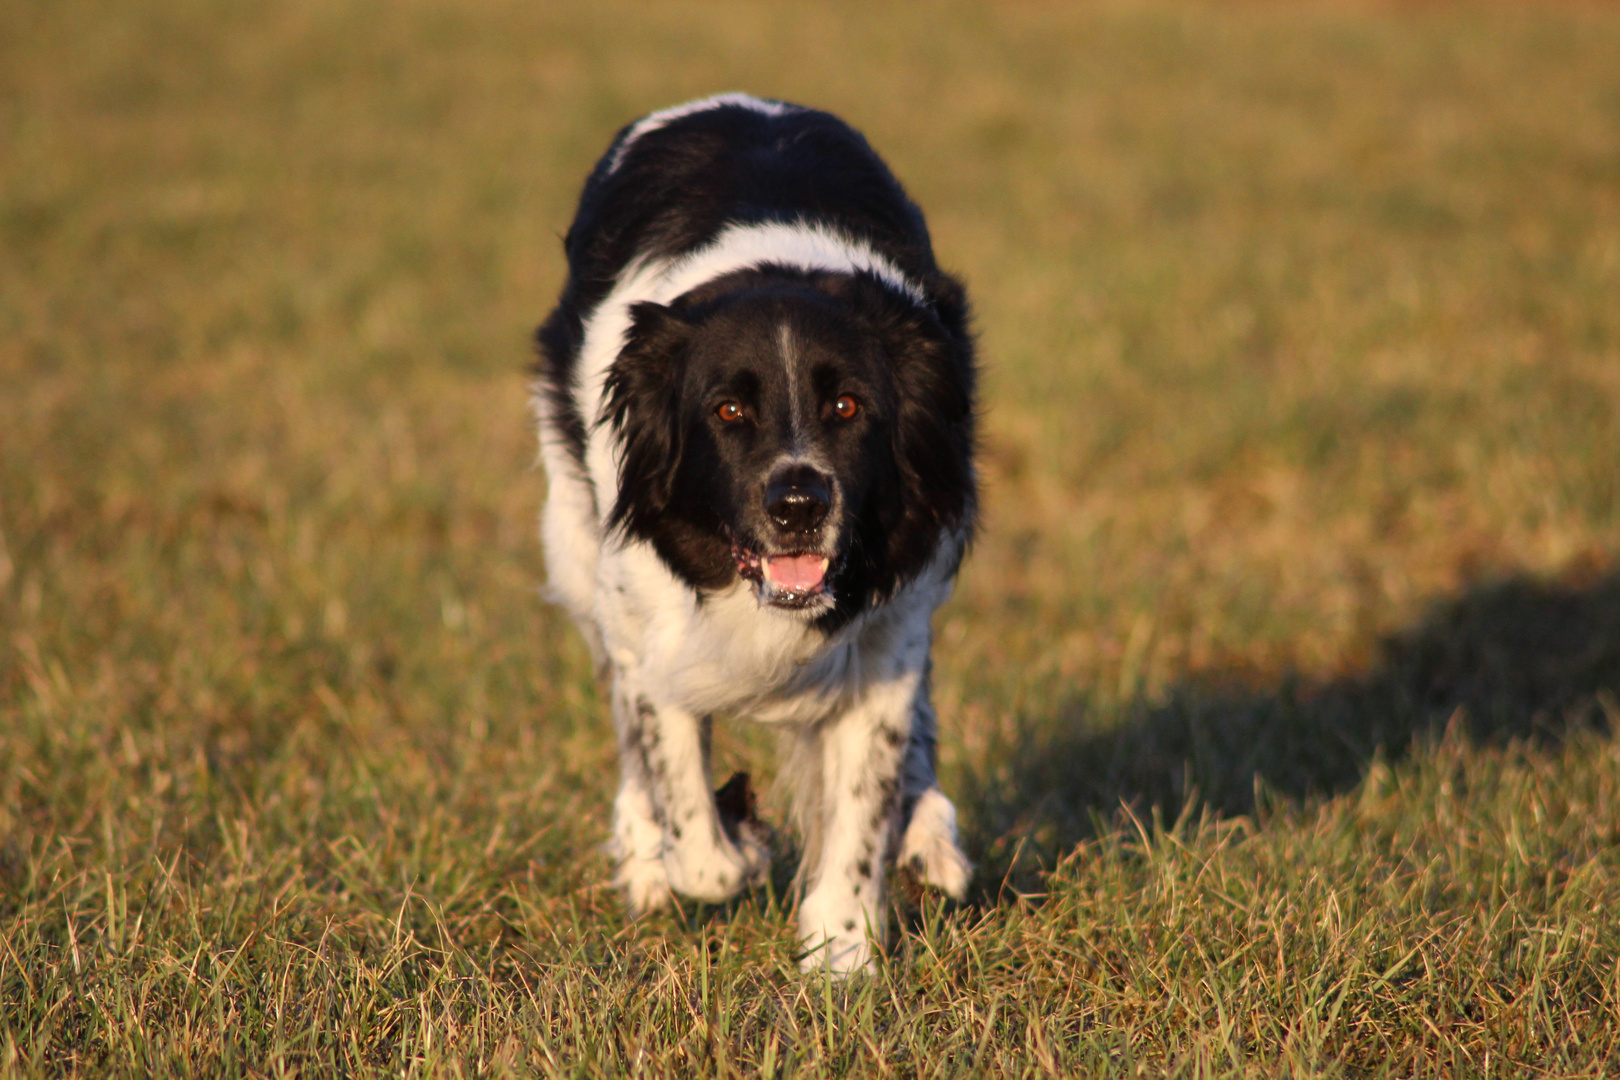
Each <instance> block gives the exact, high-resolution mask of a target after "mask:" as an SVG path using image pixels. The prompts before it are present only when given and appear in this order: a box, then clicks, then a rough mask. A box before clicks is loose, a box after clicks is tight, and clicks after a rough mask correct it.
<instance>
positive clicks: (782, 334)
mask: <svg viewBox="0 0 1620 1080" xmlns="http://www.w3.org/2000/svg"><path fill="white" fill-rule="evenodd" d="M776 343H777V345H778V347H780V348H781V350H782V372H783V374H784V375H786V376H787V386H788V451H789V452H790V453H792V454H794V455H798V454H801V453H803V452H804V429H803V427H802V426H801V425H800V423H799V355H798V353H797V352H796V351H795V350H794V348H793V332H792V331H791V330H789V329H788V324H787V323H783V324H782V325H781V326H778V327H777V328H776Z"/></svg>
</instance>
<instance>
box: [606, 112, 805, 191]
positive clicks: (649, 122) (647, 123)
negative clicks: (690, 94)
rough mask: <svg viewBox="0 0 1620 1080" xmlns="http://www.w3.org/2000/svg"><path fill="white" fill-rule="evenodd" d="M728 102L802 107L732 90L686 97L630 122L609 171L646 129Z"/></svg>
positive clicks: (780, 114) (615, 149) (782, 113)
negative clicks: (696, 97)
mask: <svg viewBox="0 0 1620 1080" xmlns="http://www.w3.org/2000/svg"><path fill="white" fill-rule="evenodd" d="M728 105H732V106H737V107H740V108H744V109H751V110H753V111H754V112H757V113H763V114H765V115H766V116H783V115H785V114H787V113H794V112H803V111H804V110H803V108H801V107H800V106H798V105H789V104H787V103H786V102H782V101H766V100H764V99H763V98H757V97H754V96H753V95H752V94H739V93H735V92H733V93H729V94H715V95H714V96H713V97H706V98H699V99H698V100H696V101H688V102H686V103H685V104H684V105H672V106H670V107H669V108H667V109H660V110H658V111H657V112H655V113H650V114H649V115H647V116H643V117H642V118H641V119H640V120H637V121H636V122H635V123H634V124H633V125H631V127H630V130H629V131H628V132H626V133H625V136H624V140H623V141H622V142H620V143H619V145H618V146H617V147H615V148H614V151H613V160H612V161H610V162H609V163H608V172H610V173H611V172H612V171H613V170H615V169H617V168H618V167H619V162H621V161H623V160H624V155H625V154H626V153H627V152H628V151H629V149H630V147H631V145H632V144H633V143H634V142H635V141H636V140H637V139H639V138H641V137H642V136H643V135H645V134H647V132H649V131H657V130H658V129H659V128H661V127H664V126H666V125H668V124H670V123H672V122H673V121H676V120H679V119H680V118H681V117H683V116H691V115H693V114H694V113H700V112H708V111H709V110H710V109H720V108H724V107H726V106H728Z"/></svg>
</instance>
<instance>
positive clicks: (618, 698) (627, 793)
mask: <svg viewBox="0 0 1620 1080" xmlns="http://www.w3.org/2000/svg"><path fill="white" fill-rule="evenodd" d="M613 717H614V724H615V727H616V728H617V729H618V736H619V766H620V781H619V795H618V798H617V799H616V800H615V802H614V806H613V832H614V843H615V846H616V848H617V854H618V857H619V872H618V876H617V881H618V883H619V885H620V887H621V888H623V889H624V890H625V893H626V896H627V898H628V899H629V901H630V906H631V907H632V908H633V909H635V910H636V911H637V912H638V913H639V912H641V911H645V910H648V909H650V908H655V907H659V906H661V905H662V903H664V901H665V900H666V899H667V893H668V890H669V889H673V890H675V891H676V892H678V893H681V894H682V895H684V896H690V897H692V898H693V899H695V900H705V901H708V902H710V903H718V902H720V901H722V900H727V899H729V898H731V897H732V896H735V895H736V894H737V892H738V891H739V890H740V889H742V888H743V887H745V886H747V885H749V884H752V883H754V882H756V881H759V880H761V879H762V878H763V877H764V874H765V871H766V869H767V868H768V866H769V863H770V856H769V853H768V852H767V851H766V850H765V849H764V848H763V847H761V846H760V845H759V844H757V843H755V842H754V841H753V840H752V838H749V837H746V836H745V837H742V838H741V840H742V842H741V843H740V844H734V843H732V841H731V840H730V839H729V838H727V836H726V834H725V830H724V828H723V827H722V826H721V823H720V817H719V814H718V812H717V811H716V809H715V805H714V793H713V792H712V791H711V790H710V786H709V785H710V781H709V735H708V723H709V721H708V718H707V717H697V716H693V715H692V714H691V713H689V712H687V711H685V710H684V709H678V708H675V707H673V706H669V705H663V704H659V703H657V702H656V701H655V700H654V699H653V698H652V697H651V696H650V695H648V694H646V693H644V692H642V691H641V690H640V689H639V688H638V687H637V686H636V685H635V680H634V679H632V678H630V677H628V676H627V674H626V673H625V672H624V671H622V670H620V671H616V672H615V673H614V679H613Z"/></svg>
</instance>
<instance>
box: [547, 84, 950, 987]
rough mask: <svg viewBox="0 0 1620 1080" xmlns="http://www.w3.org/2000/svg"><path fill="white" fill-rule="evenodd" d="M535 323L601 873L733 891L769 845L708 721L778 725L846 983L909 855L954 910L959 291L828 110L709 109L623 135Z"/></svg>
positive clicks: (819, 956)
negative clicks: (950, 605) (601, 676)
mask: <svg viewBox="0 0 1620 1080" xmlns="http://www.w3.org/2000/svg"><path fill="white" fill-rule="evenodd" d="M566 249H567V254H568V269H569V276H568V281H567V284H566V286H565V287H564V289H563V293H562V297H561V299H560V300H559V302H558V304H557V308H556V310H555V311H553V312H552V314H551V316H550V317H549V318H548V319H547V320H546V322H545V325H543V326H542V327H541V328H540V331H539V335H538V336H539V343H540V352H541V360H540V363H539V367H538V372H539V383H538V386H537V393H536V407H537V410H538V412H539V415H540V448H541V457H542V459H543V461H544V463H545V467H546V472H547V474H548V477H549V483H550V490H549V495H548V498H547V502H546V508H545V514H544V520H543V524H542V529H541V531H542V535H543V537H544V540H545V546H546V557H547V560H548V563H549V568H550V578H551V589H552V593H553V595H554V597H555V598H556V599H557V600H559V601H560V602H561V603H562V604H563V605H565V606H566V607H567V609H568V610H569V611H570V612H571V613H572V615H573V616H574V618H575V619H576V620H577V621H578V623H579V625H580V627H581V629H582V630H583V632H584V634H585V636H586V637H587V638H588V639H589V640H590V642H591V645H592V648H593V650H594V651H595V653H596V655H597V657H598V659H599V660H600V661H601V663H602V664H603V665H604V668H605V669H606V670H607V671H608V672H609V673H610V676H611V680H612V701H613V719H614V724H615V726H616V728H617V730H618V740H619V757H620V769H621V776H620V781H619V792H618V797H617V799H616V801H615V803H614V814H613V832H614V841H613V848H614V853H615V855H616V857H617V859H618V875H617V883H618V885H619V886H620V887H622V888H623V890H624V892H625V893H626V895H627V897H628V900H629V903H630V906H631V907H632V908H633V909H635V910H636V911H638V912H639V911H645V910H648V909H651V908H655V907H658V906H660V905H661V904H663V903H665V902H666V901H667V899H668V896H669V891H670V890H672V889H673V890H674V891H675V892H678V893H682V894H684V895H686V896H690V897H694V898H697V899H700V900H706V901H711V902H712V901H720V900H724V899H726V898H728V897H730V896H732V895H734V894H736V893H737V892H738V891H739V890H741V889H743V888H744V887H746V886H748V885H750V884H752V883H755V882H758V881H760V880H761V879H762V877H763V875H764V873H765V871H766V869H767V865H768V862H769V858H770V856H769V853H768V852H767V850H766V848H765V845H764V844H763V843H762V842H761V835H760V833H759V832H757V831H756V829H755V828H754V827H753V826H752V825H751V823H750V822H749V821H748V820H746V819H743V818H742V817H741V815H740V814H739V813H738V812H735V811H733V812H729V813H728V812H723V811H722V809H719V808H717V806H716V799H715V795H714V793H713V792H712V791H711V787H712V780H711V778H710V774H709V760H708V757H709V755H708V749H709V725H710V723H711V720H712V718H713V717H715V716H721V717H728V716H746V717H750V718H752V719H754V720H758V721H763V722H765V723H768V724H775V725H780V726H781V727H782V728H783V730H785V731H787V732H789V733H790V735H791V737H792V738H791V741H792V743H793V749H794V753H793V754H792V755H791V756H790V759H789V761H790V765H789V767H788V771H787V774H786V775H787V776H788V778H790V779H791V780H793V782H794V784H795V787H796V792H797V796H798V797H797V799H796V803H795V805H796V814H797V818H798V821H799V824H800V826H801V828H802V829H803V831H804V838H805V845H806V848H805V851H806V854H805V865H804V868H803V869H802V870H801V875H800V881H801V886H802V888H803V890H804V892H803V895H802V898H801V901H800V905H799V929H800V935H801V937H802V938H803V940H804V943H805V945H806V946H807V948H808V949H809V950H810V951H809V953H808V955H807V957H806V960H805V966H806V967H817V966H823V965H824V966H826V967H828V968H830V969H831V970H833V971H835V972H850V971H855V970H858V969H861V968H863V967H864V966H865V965H866V964H867V962H868V960H869V958H870V949H871V944H870V937H869V935H875V936H881V932H882V928H883V926H884V923H885V916H884V913H883V909H882V906H881V905H882V895H883V882H884V872H885V869H886V867H887V866H888V865H889V864H890V863H891V862H893V861H894V860H895V859H896V858H898V859H899V860H900V861H901V863H902V864H904V865H906V866H908V867H910V868H911V869H912V870H913V871H914V872H915V873H916V874H917V875H918V876H920V877H921V878H922V879H923V881H925V882H927V883H929V884H932V885H934V886H937V887H938V888H940V889H942V890H944V891H945V892H946V893H948V894H950V895H952V896H955V897H957V898H960V897H961V896H962V895H963V892H964V891H965V889H966V887H967V882H968V876H969V874H970V872H971V868H970V866H969V865H968V862H967V860H966V859H965V858H964V857H963V855H962V853H961V850H960V848H959V846H958V843H957V834H956V812H955V809H954V808H953V807H952V806H951V803H950V801H949V800H947V799H946V798H945V796H944V795H943V794H942V793H941V792H940V790H939V787H938V785H937V783H936V781H935V778H934V761H935V752H934V751H935V735H934V728H935V724H934V713H933V707H932V705H931V704H930V702H929V688H928V673H929V655H928V653H929V642H930V629H929V619H930V616H931V614H932V613H933V610H934V609H935V608H936V607H938V606H939V604H940V603H941V602H942V601H943V600H944V599H945V597H946V596H947V595H948V593H949V591H950V588H951V583H952V580H953V579H954V577H955V575H956V571H957V567H958V565H959V564H960V562H961V559H962V554H963V550H964V547H965V545H966V544H967V541H968V537H969V534H970V532H971V530H972V527H973V521H974V513H975V507H976V495H975V475H974V466H973V443H974V433H973V428H974V360H973V342H972V340H971V338H970V336H969V332H968V328H967V310H966V303H965V299H964V296H963V292H962V288H961V286H960V285H958V284H957V282H956V281H955V280H953V279H952V278H951V277H949V276H947V275H946V274H944V273H942V272H941V271H940V270H939V269H938V267H936V266H935V264H934V256H933V252H932V250H931V248H930V245H929V240H928V230H927V227H926V226H925V225H924V223H923V217H922V214H921V212H919V211H918V209H917V207H916V206H915V205H913V204H912V202H911V201H910V200H909V199H907V197H906V194H905V192H904V191H902V190H901V187H900V185H899V183H898V182H896V180H895V179H894V177H893V175H891V174H890V172H889V170H888V169H887V168H886V167H885V166H884V164H883V162H882V161H881V160H880V159H879V158H878V157H877V155H876V154H875V153H873V152H872V149H871V148H870V147H869V146H868V145H867V143H866V140H865V139H863V138H862V137H861V136H860V135H859V134H857V133H856V132H855V131H854V130H852V129H851V128H850V127H848V126H847V125H846V124H844V123H843V122H842V121H840V120H838V119H837V118H836V117H833V116H831V115H829V114H827V113H824V112H817V111H815V110H813V109H807V108H802V107H799V106H795V105H789V104H785V103H783V102H778V101H766V100H761V99H759V98H753V97H748V96H745V95H742V94H724V95H721V96H718V97H712V98H708V99H705V100H702V101H695V102H691V103H689V104H686V105H681V106H678V107H676V108H672V109H667V110H665V111H663V112H658V113H654V114H652V115H651V116H647V117H645V118H643V119H641V120H639V121H637V122H635V123H633V124H631V125H629V126H628V127H626V128H625V129H623V130H622V131H620V132H619V135H618V137H617V138H616V139H615V140H614V141H613V144H612V145H611V146H610V147H609V148H608V151H607V153H606V155H605V156H604V157H603V158H602V160H601V161H600V162H598V163H597V165H596V168H595V170H594V171H593V172H592V173H591V175H590V177H589V179H588V180H587V181H586V183H585V190H584V193H583V194H582V195H581V197H580V201H579V209H578V211H577V214H576V216H575V218H574V223H573V226H572V227H571V228H570V229H569V231H568V237H567V240H566Z"/></svg>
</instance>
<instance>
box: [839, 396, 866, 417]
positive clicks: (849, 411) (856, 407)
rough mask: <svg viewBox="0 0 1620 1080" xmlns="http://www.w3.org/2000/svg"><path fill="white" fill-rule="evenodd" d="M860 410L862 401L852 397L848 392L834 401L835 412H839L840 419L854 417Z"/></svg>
mask: <svg viewBox="0 0 1620 1080" xmlns="http://www.w3.org/2000/svg"><path fill="white" fill-rule="evenodd" d="M860 411H861V403H860V402H858V401H856V400H855V399H854V398H852V397H850V396H849V395H848V394H845V395H844V396H843V397H841V398H839V399H838V400H837V401H835V402H833V412H835V413H837V414H838V417H839V419H841V420H850V419H853V418H854V416H855V414H856V413H858V412H860Z"/></svg>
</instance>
